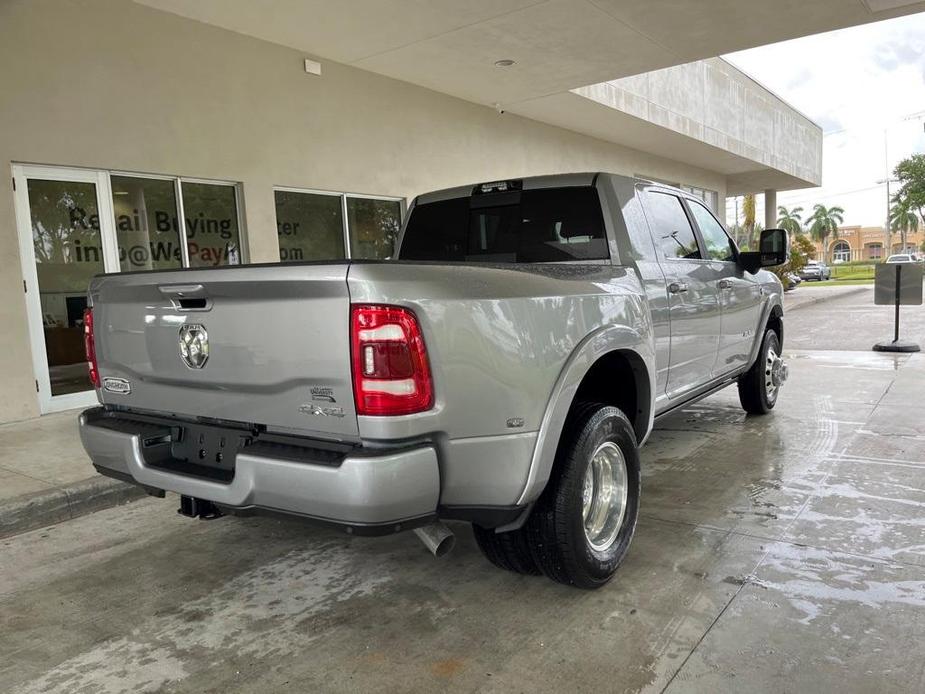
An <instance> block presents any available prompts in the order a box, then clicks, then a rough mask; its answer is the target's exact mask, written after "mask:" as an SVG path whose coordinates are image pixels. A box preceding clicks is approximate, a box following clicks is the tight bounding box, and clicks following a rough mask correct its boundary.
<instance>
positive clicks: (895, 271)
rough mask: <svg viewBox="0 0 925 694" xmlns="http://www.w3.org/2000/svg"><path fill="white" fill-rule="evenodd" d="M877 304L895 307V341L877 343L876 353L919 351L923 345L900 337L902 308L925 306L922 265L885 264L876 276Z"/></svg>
mask: <svg viewBox="0 0 925 694" xmlns="http://www.w3.org/2000/svg"><path fill="white" fill-rule="evenodd" d="M874 304H876V305H878V306H884V305H890V304H893V305H894V306H895V314H894V319H893V320H894V322H895V323H894V327H893V339H892V341H887V340H882V341H880V342H878V343H877V344H875V345H874V347H873V349H874V351H875V352H918V351H919V346H918V345H917V344H915V343H914V342H910V341H909V340H900V339H899V307H900V305H905V306H921V304H922V266H921V265H918V264H917V263H883V264H881V265H878V266H877V269H876V274H875V275H874Z"/></svg>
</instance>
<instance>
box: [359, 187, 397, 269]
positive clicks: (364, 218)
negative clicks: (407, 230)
mask: <svg viewBox="0 0 925 694" xmlns="http://www.w3.org/2000/svg"><path fill="white" fill-rule="evenodd" d="M347 228H348V229H349V230H350V256H351V257H352V258H371V259H384V258H391V257H392V254H393V253H394V252H395V241H396V240H397V239H398V232H399V230H400V229H401V203H399V202H398V201H397V200H374V199H371V198H351V197H348V198H347Z"/></svg>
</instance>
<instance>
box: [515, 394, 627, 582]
mask: <svg viewBox="0 0 925 694" xmlns="http://www.w3.org/2000/svg"><path fill="white" fill-rule="evenodd" d="M553 475H554V476H553V477H551V478H550V480H549V483H548V484H547V485H546V489H545V490H544V491H543V494H542V495H541V496H540V498H539V499H538V501H537V504H536V506H535V508H534V509H533V513H532V514H531V515H530V518H529V519H528V520H527V523H526V524H525V526H524V529H525V530H526V533H527V538H528V540H529V543H530V551H531V553H532V555H533V560H534V562H535V563H536V565H537V567H539V569H540V571H542V572H543V573H544V574H545V575H546V576H548V577H549V578H551V579H553V580H554V581H558V582H559V583H564V584H566V585H572V586H577V587H579V588H600V587H601V586H603V585H604V584H606V583H607V582H608V581H609V580H610V579H611V578H612V577H613V575H614V573H615V572H616V570H617V568H618V567H619V566H620V564H621V563H622V561H623V559H624V557H625V556H626V552H627V550H628V549H629V545H630V541H631V540H632V539H633V533H634V532H635V530H636V519H637V516H638V514H639V492H640V474H639V451H638V448H637V444H636V435H635V433H634V432H633V427H632V425H631V424H630V421H629V419H627V417H626V415H625V414H623V412H621V411H620V410H618V409H617V408H616V407H610V406H607V405H598V404H583V405H580V406H578V407H576V409H575V411H574V414H573V415H572V416H571V417H570V421H569V422H567V424H566V429H565V431H564V432H563V438H562V440H561V441H560V443H559V450H558V452H557V454H556V462H555V466H554V468H553Z"/></svg>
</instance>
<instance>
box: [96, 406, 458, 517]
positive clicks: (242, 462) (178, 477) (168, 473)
mask: <svg viewBox="0 0 925 694" xmlns="http://www.w3.org/2000/svg"><path fill="white" fill-rule="evenodd" d="M79 424H80V427H79V428H80V439H81V442H82V443H83V446H84V449H85V450H86V451H87V454H88V455H89V456H90V459H91V460H92V461H93V464H94V466H96V468H97V469H98V470H99V472H101V473H102V474H109V475H111V476H113V477H118V478H121V479H126V480H130V481H132V482H134V483H135V484H138V485H141V486H143V487H146V488H148V489H149V490H151V489H153V490H167V491H172V492H176V493H177V494H182V495H185V496H191V497H196V498H199V499H206V500H209V501H212V502H214V503H215V504H217V505H218V506H220V507H222V508H224V509H227V510H230V511H232V512H246V511H270V512H280V513H286V514H294V515H298V516H304V517H308V518H312V519H315V520H319V521H325V522H330V523H335V524H338V525H347V526H355V527H357V528H358V529H362V528H364V527H366V528H369V529H373V528H375V527H377V526H378V527H383V529H384V530H386V531H389V530H397V529H398V528H395V527H394V526H396V525H400V524H405V525H406V526H407V524H409V523H411V522H413V521H416V520H421V519H424V518H429V517H432V516H434V515H435V513H436V509H437V504H438V502H439V496H440V473H439V468H438V465H437V454H436V451H435V450H434V448H433V447H432V446H429V445H420V446H415V447H413V448H403V449H398V450H387V451H374V452H371V451H369V450H364V449H362V448H357V449H354V450H353V451H351V452H348V453H346V455H344V456H343V457H342V458H340V459H339V460H337V461H333V462H332V461H330V460H328V461H324V462H322V463H318V464H316V463H313V462H307V461H306V460H305V459H298V458H296V459H293V456H288V457H287V455H285V453H284V452H283V453H281V454H280V455H275V454H274V453H273V448H272V447H270V448H268V447H260V446H254V447H252V448H253V451H250V450H249V448H243V449H242V450H240V451H239V452H238V453H237V456H236V458H235V465H234V474H233V477H232V478H231V479H230V480H228V481H216V480H211V479H206V478H203V477H199V476H194V475H189V474H183V473H180V472H176V471H173V470H167V469H164V468H163V466H161V465H157V464H154V463H157V462H159V461H160V462H162V461H163V458H164V455H165V453H166V452H167V450H166V449H169V445H167V444H164V443H157V442H156V441H155V439H156V438H157V436H152V434H154V433H156V430H157V425H156V424H151V423H150V422H133V420H132V419H131V418H118V417H112V416H110V415H108V414H107V413H106V412H104V411H103V410H102V409H101V408H94V409H91V410H87V411H85V412H83V413H82V414H81V415H80V418H79ZM170 424H175V422H171V421H169V420H165V421H164V423H163V425H164V426H170Z"/></svg>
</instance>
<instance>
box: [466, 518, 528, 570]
mask: <svg viewBox="0 0 925 694" xmlns="http://www.w3.org/2000/svg"><path fill="white" fill-rule="evenodd" d="M472 534H473V535H475V542H476V544H477V545H478V546H479V549H480V550H482V554H484V555H485V558H486V559H488V561H490V562H491V563H492V564H494V565H495V566H497V567H498V568H500V569H504V570H505V571H513V572H514V573H518V574H528V575H531V576H539V575H540V570H539V568H537V566H536V563H535V562H534V561H533V556H532V555H531V554H530V547H529V546H528V544H527V538H526V536H525V534H524V530H523V528H520V529H518V530H511V531H510V532H506V533H496V532H495V531H494V528H482V527H481V526H478V525H473V526H472Z"/></svg>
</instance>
